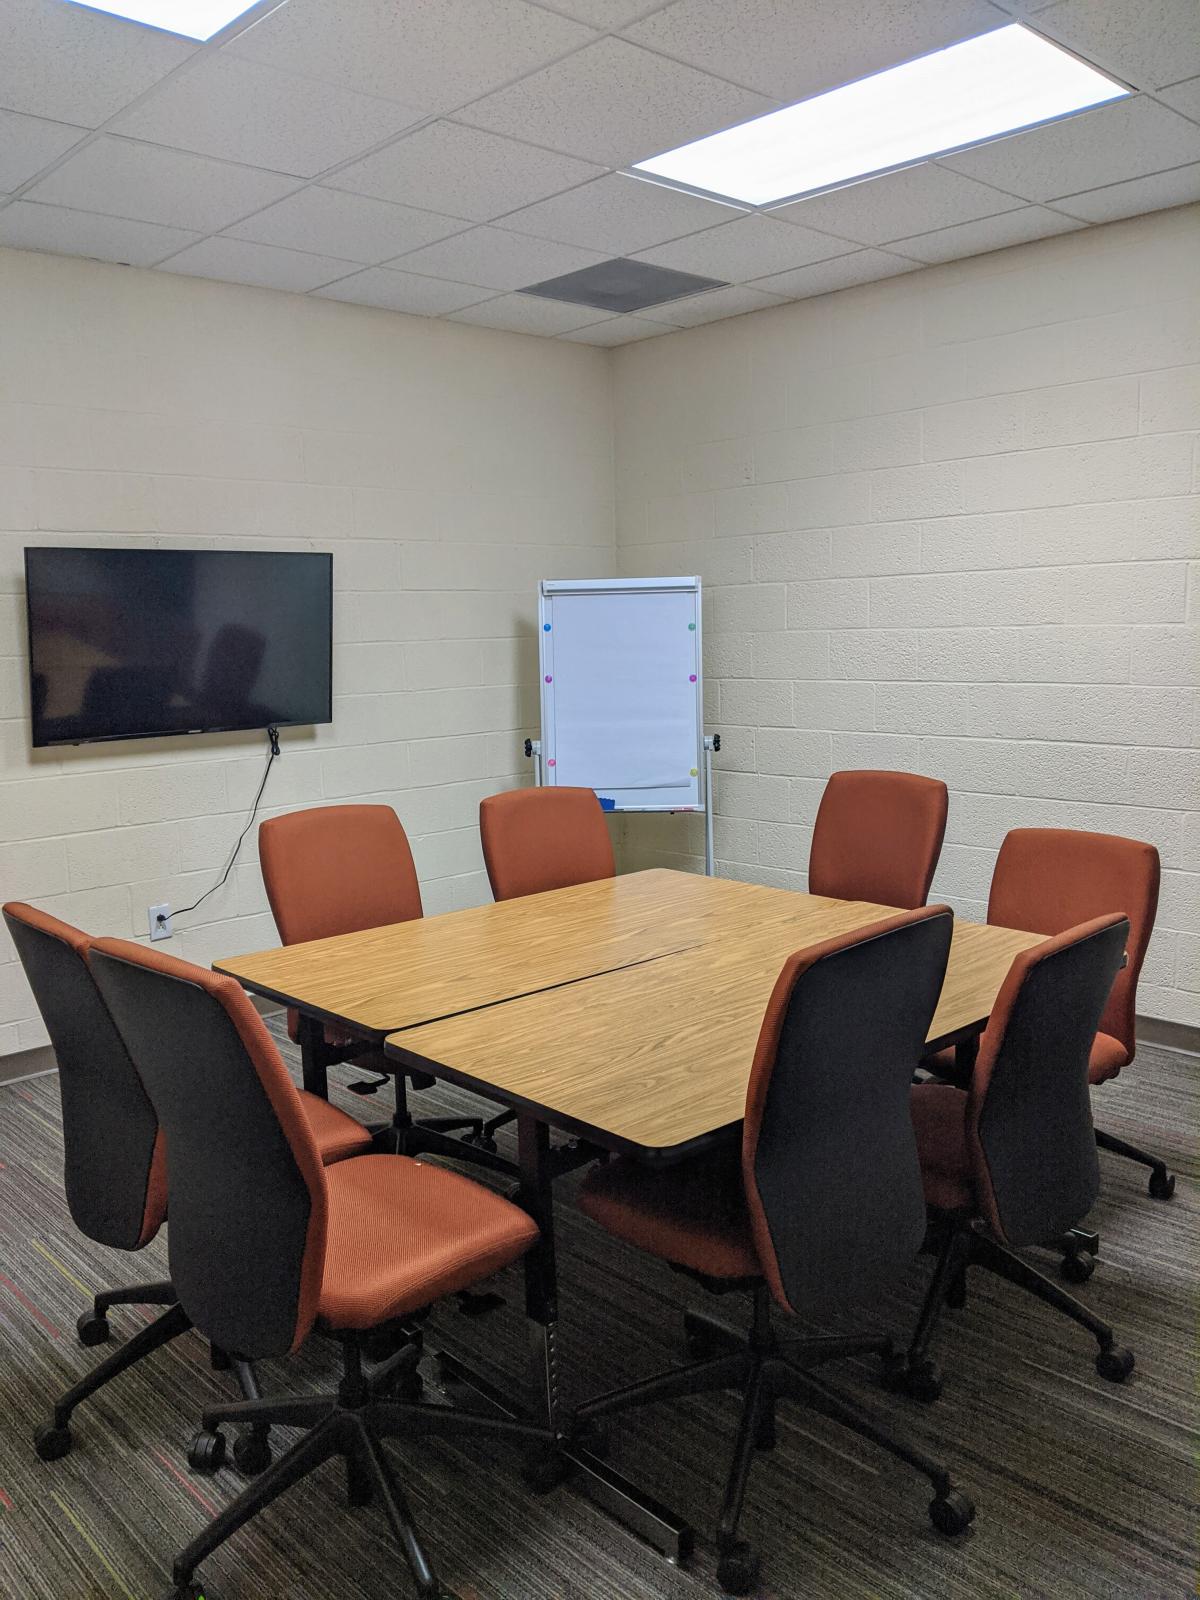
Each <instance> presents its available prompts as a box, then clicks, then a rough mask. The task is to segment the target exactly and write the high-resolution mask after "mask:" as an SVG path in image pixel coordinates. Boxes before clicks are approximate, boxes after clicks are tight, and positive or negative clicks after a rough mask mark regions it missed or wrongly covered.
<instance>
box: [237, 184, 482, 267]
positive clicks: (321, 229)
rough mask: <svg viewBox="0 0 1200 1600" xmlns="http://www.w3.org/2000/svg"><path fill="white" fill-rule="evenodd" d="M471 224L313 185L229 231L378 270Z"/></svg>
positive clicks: (256, 239)
mask: <svg viewBox="0 0 1200 1600" xmlns="http://www.w3.org/2000/svg"><path fill="white" fill-rule="evenodd" d="M466 226H467V224H466V223H465V222H462V221H460V220H459V219H458V218H457V217H438V216H435V215H434V214H433V212H432V211H414V210H413V209H412V208H411V207H410V206H394V205H389V204H388V202H387V201H386V200H370V199H368V198H367V196H366V195H361V194H345V193H344V192H343V191H342V190H340V189H325V188H322V187H321V186H320V185H319V184H312V185H310V187H309V188H307V189H301V190H300V191H299V193H297V194H293V195H289V196H288V197H287V199H286V200H281V201H280V202H279V203H278V205H274V206H268V207H267V209H266V210H265V211H260V212H259V213H258V214H257V215H256V216H253V217H249V218H247V220H246V221H245V222H239V223H238V224H237V226H236V227H233V228H230V229H228V230H227V231H228V233H229V236H230V237H232V238H234V239H253V240H255V241H256V242H257V243H259V244H277V245H282V246H283V247H284V248H285V249H287V250H312V251H315V252H316V253H317V254H318V255H327V256H337V257H340V258H341V259H342V260H344V261H358V262H361V263H362V264H363V265H365V266H375V265H377V264H378V263H379V262H381V261H390V260H392V258H393V257H394V256H398V255H401V254H402V253H403V252H404V251H406V250H417V249H419V248H420V246H421V245H424V244H432V243H433V241H434V240H435V239H444V238H446V236H447V235H448V234H451V233H458V232H461V230H462V229H463V228H465V227H466Z"/></svg>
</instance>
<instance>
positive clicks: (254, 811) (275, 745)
mask: <svg viewBox="0 0 1200 1600" xmlns="http://www.w3.org/2000/svg"><path fill="white" fill-rule="evenodd" d="M267 738H268V739H269V740H270V741H271V748H270V750H269V751H268V753H267V764H266V766H265V767H264V768H263V775H262V782H261V783H260V784H259V786H258V793H257V794H256V795H255V796H254V804H253V805H252V806H251V807H250V815H249V817H248V818H247V819H246V826H245V827H244V828H243V829H242V831H241V833H239V834H238V836H237V840H236V842H235V844H234V847H233V850H232V851H231V852H230V856H229V860H228V861H227V862H226V863H225V871H224V872H223V873H222V874H221V876H220V877H219V878H218V879H217V881H216V883H214V884H213V886H212V888H211V889H206V890H205V891H204V893H203V894H202V895H201V896H200V898H199V900H193V901H192V903H191V905H190V906H184V907H183V909H182V910H181V911H172V913H171V922H172V923H174V921H175V919H176V918H177V917H186V916H187V915H188V913H189V912H191V911H195V909H196V907H197V906H202V905H203V904H204V902H205V901H206V900H207V899H208V897H209V895H210V894H216V892H217V890H218V889H219V888H220V887H221V886H222V884H224V883H225V882H226V881H227V880H228V878H229V874H230V873H231V872H232V871H233V864H234V862H235V861H236V860H237V858H238V851H239V850H240V849H241V848H242V840H243V839H244V838H245V837H246V835H247V834H248V833H249V832H250V829H251V828H252V827H253V826H254V819H255V817H256V816H257V815H258V808H259V804H260V803H261V801H262V797H263V790H264V789H265V788H266V787H267V779H268V778H269V777H270V776H271V766H272V763H273V762H274V760H275V757H276V756H277V755H278V754H279V729H278V728H268V729H267ZM158 920H159V922H165V921H166V920H167V919H166V918H165V917H163V916H160V917H159V919H158Z"/></svg>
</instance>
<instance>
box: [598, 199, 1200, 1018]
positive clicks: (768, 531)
mask: <svg viewBox="0 0 1200 1600" xmlns="http://www.w3.org/2000/svg"><path fill="white" fill-rule="evenodd" d="M1198 261H1200V212H1198V211H1197V209H1196V208H1194V207H1193V208H1188V209H1183V210H1179V211H1173V212H1160V213H1156V214H1154V215H1150V216H1146V217H1140V218H1137V219H1134V220H1132V221H1129V222H1121V223H1117V224H1113V225H1111V226H1108V227H1104V228H1098V229H1092V230H1088V231H1087V232H1083V233H1079V234H1070V235H1067V236H1065V237H1060V238H1057V239H1053V240H1046V241H1042V242H1040V243H1036V244H1030V245H1025V246H1021V247H1020V248H1017V249H1012V250H1006V251H1003V252H999V253H996V254H993V255H988V256H982V257H977V258H974V259H972V260H967V261H962V262H957V263H954V264H951V265H947V266H941V267H932V268H928V269H925V270H923V271H919V272H914V273H912V274H908V275H905V276H903V277H898V278H891V279H888V280H887V281H885V282H882V283H878V284H871V285H866V286H864V287H862V288H857V289H850V290H846V291H843V292H842V293H839V294H833V295H825V296H822V297H820V298H819V299H812V300H808V301H802V302H800V303H798V304H795V305H789V306H784V307H780V308H778V309H774V310H770V311H761V312H755V313H753V314H751V315H749V316H743V317H739V318H736V319H734V320H731V321H727V322H723V323H717V324H713V325H711V326H709V327H705V328H698V329H694V330H691V331H688V332H684V333H679V334H672V335H670V336H668V337H665V338H656V339H651V340H647V341H644V342H642V343H639V344H634V345H629V346H626V347H625V348H623V349H619V350H617V351H615V352H614V397H613V407H614V417H615V419H616V429H617V454H616V478H617V538H618V559H619V568H620V571H621V572H622V573H623V574H626V575H631V576H633V575H642V574H650V573H653V572H693V571H695V572H699V573H701V574H702V576H703V578H704V581H705V585H706V604H707V607H708V611H707V614H706V618H705V650H706V671H707V687H708V696H709V703H708V715H709V720H710V726H711V727H713V728H717V729H719V730H720V732H721V735H722V740H723V745H724V749H723V752H722V755H721V756H720V757H719V758H718V760H719V766H720V772H719V776H718V787H717V824H716V843H717V854H718V860H719V869H718V870H720V871H721V872H723V873H725V874H728V875H730V876H735V877H743V878H748V879H754V880H757V881H762V882H767V883H777V884H781V885H784V886H787V887H795V888H803V887H804V886H805V883H806V868H807V861H808V849H809V841H810V838H811V829H812V822H813V817H814V815H815V811H816V806H817V802H818V800H819V797H820V794H821V789H822V786H823V783H824V780H825V778H826V777H827V776H828V774H829V772H830V771H831V770H834V769H836V768H839V767H855V766H881V767H901V768H907V769H909V770H911V771H915V772H926V773H930V774H933V775H936V776H940V777H942V778H944V779H945V780H946V782H947V783H948V784H949V786H950V819H949V826H948V829H947V834H946V844H945V847H944V849H943V852H942V859H941V865H940V868H939V871H938V875H937V879H936V881H935V883H934V891H933V892H934V895H935V896H936V897H939V898H944V899H946V900H949V901H950V902H951V903H952V904H953V905H954V906H955V907H956V909H957V910H958V911H959V912H960V913H961V914H962V915H964V916H970V917H982V916H983V914H984V910H985V905H986V899H987V889H988V883H989V880H990V877H991V870H992V863H993V861H994V859H995V854H996V849H997V847H998V845H999V843H1000V840H1001V838H1002V837H1003V835H1004V833H1005V832H1006V830H1007V829H1008V828H1010V827H1016V826H1031V825H1033V826H1061V827H1078V828H1088V829H1096V830H1101V831H1105V832H1113V833H1122V834H1128V835H1133V836H1135V837H1138V838H1143V839H1148V840H1151V841H1152V842H1153V843H1154V844H1156V845H1157V846H1158V848H1159V850H1160V851H1161V852H1162V860H1163V869H1164V871H1163V887H1162V898H1161V902H1160V907H1159V915H1158V928H1157V932H1156V934H1155V937H1154V940H1153V943H1152V945H1151V949H1150V955H1149V958H1148V961H1147V965H1146V968H1145V971H1144V974H1143V980H1142V984H1141V988H1140V992H1139V1005H1140V1009H1141V1010H1142V1011H1143V1012H1144V1013H1146V1014H1148V1015H1151V1016H1156V1017H1162V1018H1167V1019H1170V1020H1174V1021H1179V1022H1185V1023H1190V1024H1193V1025H1195V1024H1200V754H1198V752H1197V742H1198V740H1197V732H1198V723H1197V688H1196V686H1197V682H1198V676H1197V675H1198V671H1200V499H1198V498H1197V490H1198V489H1200V481H1198V474H1200V445H1198V442H1197V441H1198V430H1200V272H1197V262H1198ZM624 831H625V840H626V853H627V857H628V859H629V861H630V862H631V864H639V865H643V864H649V863H651V862H659V863H671V862H677V863H680V864H682V862H683V861H685V860H686V861H688V862H689V863H694V862H696V861H698V860H699V858H700V851H701V846H702V841H701V838H700V833H699V829H698V827H696V826H694V825H692V823H691V821H690V819H689V821H688V822H687V823H684V821H683V819H678V818H665V819H658V818H655V819H650V818H639V819H634V818H629V819H626V820H625V822H624Z"/></svg>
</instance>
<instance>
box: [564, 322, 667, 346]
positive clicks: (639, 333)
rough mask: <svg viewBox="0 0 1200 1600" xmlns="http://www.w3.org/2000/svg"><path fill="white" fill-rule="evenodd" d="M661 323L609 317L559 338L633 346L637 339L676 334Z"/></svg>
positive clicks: (598, 343) (581, 342) (578, 341)
mask: <svg viewBox="0 0 1200 1600" xmlns="http://www.w3.org/2000/svg"><path fill="white" fill-rule="evenodd" d="M678 332H679V329H678V328H669V327H667V326H666V325H665V324H664V323H661V322H648V321H647V320H646V318H645V317H609V318H608V319H607V320H606V321H604V322H593V323H591V324H590V325H589V326H588V327H586V328H578V329H577V330H576V331H575V332H574V333H563V334H560V335H559V337H560V338H561V339H565V340H567V341H568V342H569V343H571V344H596V345H608V346H612V345H617V344H633V343H634V341H635V340H637V339H654V338H657V337H658V336H659V334H663V333H678Z"/></svg>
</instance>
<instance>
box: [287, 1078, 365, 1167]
mask: <svg viewBox="0 0 1200 1600" xmlns="http://www.w3.org/2000/svg"><path fill="white" fill-rule="evenodd" d="M300 1103H301V1104H302V1105H303V1107H304V1114H305V1116H306V1117H307V1118H308V1125H309V1127H310V1128H311V1129H312V1136H313V1138H314V1139H315V1140H316V1141H317V1149H318V1150H319V1151H320V1152H321V1160H322V1161H323V1162H324V1163H325V1165H326V1166H328V1165H329V1163H330V1162H331V1161H344V1160H345V1159H346V1157H347V1156H359V1155H362V1154H363V1153H364V1152H365V1151H367V1150H369V1149H370V1148H371V1135H370V1134H369V1133H368V1132H367V1130H366V1129H365V1128H364V1127H363V1125H362V1123H361V1122H355V1120H354V1118H353V1117H350V1116H347V1115H346V1113H345V1112H344V1111H339V1110H338V1108H337V1107H336V1106H331V1105H330V1104H329V1101H328V1100H322V1099H321V1096H320V1095H319V1094H309V1092H308V1090H307V1089H301V1091H300Z"/></svg>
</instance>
